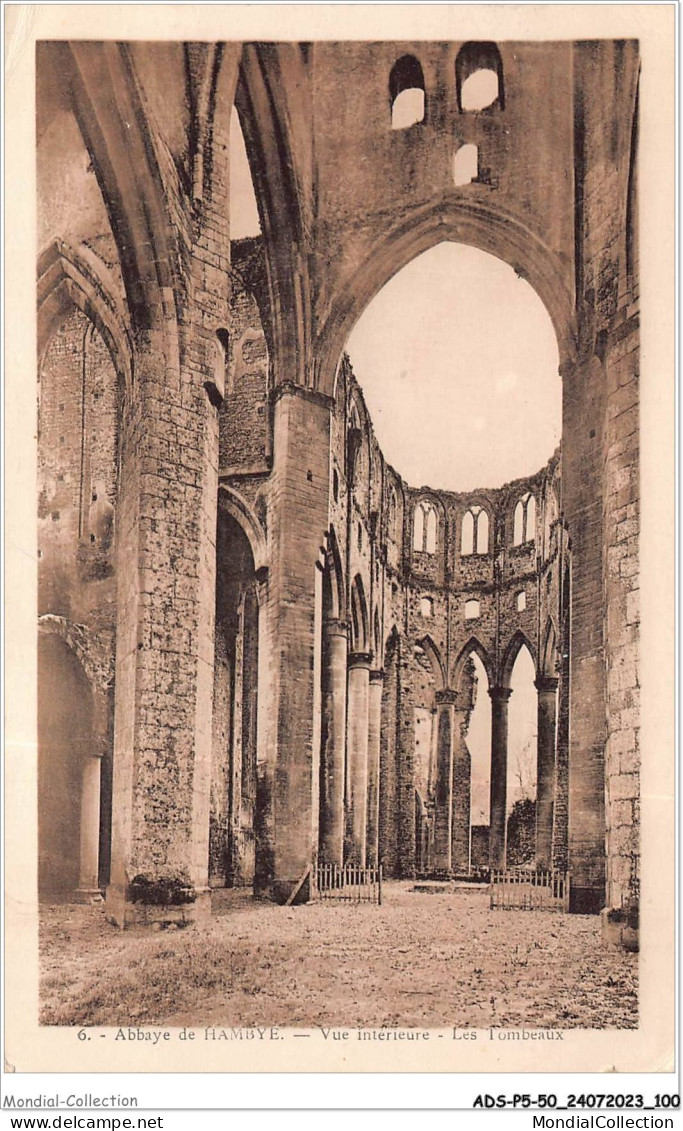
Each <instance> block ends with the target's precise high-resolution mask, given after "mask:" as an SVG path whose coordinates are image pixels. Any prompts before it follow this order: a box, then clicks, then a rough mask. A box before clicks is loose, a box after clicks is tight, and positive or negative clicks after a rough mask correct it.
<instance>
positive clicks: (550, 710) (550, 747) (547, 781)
mask: <svg viewBox="0 0 683 1131" xmlns="http://www.w3.org/2000/svg"><path fill="white" fill-rule="evenodd" d="M557 683H558V681H557V679H556V677H555V676H540V677H539V678H538V679H537V680H536V690H537V691H538V754H537V764H536V765H537V768H536V867H537V868H550V867H552V847H553V812H554V807H555V805H554V803H555V796H554V795H555V742H556V729H557Z"/></svg>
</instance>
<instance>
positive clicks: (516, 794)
mask: <svg viewBox="0 0 683 1131" xmlns="http://www.w3.org/2000/svg"><path fill="white" fill-rule="evenodd" d="M510 688H511V691H512V694H511V696H510V703H509V707H508V763H507V836H506V862H507V865H508V867H520V866H527V867H529V866H532V865H533V864H535V863H536V817H537V746H538V707H537V700H538V691H537V685H536V665H535V664H534V661H533V659H532V656H531V653H530V651H529V649H528V648H527V646H526V645H522V646H521V648H520V649H519V651H518V653H517V656H516V657H515V661H514V663H513V665H512V670H511V673H510ZM553 737H554V736H553Z"/></svg>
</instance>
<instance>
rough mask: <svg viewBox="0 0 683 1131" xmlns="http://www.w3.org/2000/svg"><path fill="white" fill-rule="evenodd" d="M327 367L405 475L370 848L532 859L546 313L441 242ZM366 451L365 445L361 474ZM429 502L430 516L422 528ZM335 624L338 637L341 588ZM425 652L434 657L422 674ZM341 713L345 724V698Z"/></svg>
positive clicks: (553, 427) (365, 485) (461, 859)
mask: <svg viewBox="0 0 683 1131" xmlns="http://www.w3.org/2000/svg"><path fill="white" fill-rule="evenodd" d="M338 373H343V375H344V382H345V386H346V389H347V392H346V397H347V403H348V402H349V401H350V402H351V403H355V402H356V400H358V399H359V398H362V403H363V406H364V414H363V421H362V422H361V421H360V417H359V422H358V425H357V428H356V432H357V433H358V435H357V437H356V449H358V448H360V447H361V445H363V444H365V445H367V444H370V446H371V447H372V444H373V443H374V438H375V437H376V442H377V446H378V449H379V452H380V453H381V457H383V458H384V459H385V460H386V461H387V465H388V466H389V467H390V468H391V472H392V474H393V473H394V469H395V471H396V472H397V473H398V475H399V476H401V477H402V476H405V480H402V482H403V483H404V484H405V487H404V492H405V495H406V499H407V506H406V511H405V516H404V522H403V537H402V542H403V546H404V555H405V557H404V561H405V562H406V567H407V571H408V572H407V574H406V578H405V581H404V585H405V586H406V602H407V610H408V611H407V614H406V638H405V649H404V659H403V663H402V667H401V673H400V679H399V680H398V681H394V680H393V675H392V674H391V673H390V674H389V678H388V679H387V670H386V667H385V670H384V681H385V683H384V689H383V714H382V730H383V731H384V730H385V728H387V727H388V728H389V738H388V739H387V738H386V737H385V736H384V734H383V735H382V738H381V742H382V748H383V749H384V750H385V751H388V749H389V747H390V746H391V749H392V758H391V761H390V762H387V759H386V755H385V759H384V763H383V764H382V769H383V771H384V774H385V780H383V781H381V783H380V785H381V791H380V799H381V805H383V806H384V814H385V816H384V823H385V826H386V825H387V820H388V822H389V824H390V826H391V828H390V831H389V836H388V838H387V837H386V836H385V840H384V842H383V843H382V845H381V849H382V852H383V853H384V863H385V868H386V870H387V872H388V874H389V875H397V876H399V875H406V874H411V871H412V874H430V873H434V874H441V873H443V872H450V873H453V872H462V871H464V870H468V871H470V872H471V871H473V870H474V871H477V870H481V871H486V870H487V869H488V868H489V867H500V866H505V864H506V862H508V863H509V864H510V865H515V866H516V865H522V864H528V865H533V864H534V861H535V804H536V759H537V753H536V726H537V717H536V716H537V695H536V687H535V686H534V677H535V669H534V663H535V660H534V656H535V654H536V652H538V651H539V650H540V647H541V643H540V642H539V641H538V640H537V639H536V635H537V631H538V630H537V627H536V621H537V616H536V601H537V592H538V591H539V590H538V583H537V581H536V580H533V581H532V580H531V579H535V578H536V575H537V574H538V576H539V578H540V572H539V571H542V566H541V564H540V560H541V559H540V557H539V556H538V555H537V550H539V551H540V553H541V554H542V553H543V548H542V546H541V541H540V540H537V536H536V532H537V513H536V512H537V508H539V510H538V524H539V525H538V529H542V526H541V525H540V524H542V523H543V522H545V512H544V510H543V508H544V507H545V500H546V498H551V493H548V492H546V491H545V490H544V489H543V488H542V484H543V483H544V482H545V479H543V478H542V476H544V475H546V474H550V472H549V471H548V472H546V470H545V469H546V468H548V469H549V468H550V467H551V464H552V461H553V459H554V460H557V455H556V452H557V449H558V446H559V442H560V438H561V418H562V387H561V379H560V375H559V348H558V339H557V335H556V332H555V327H554V324H553V321H552V320H551V317H550V315H549V313H548V310H547V309H546V306H545V305H544V303H543V302H542V301H541V299H540V298H539V295H538V294H537V293H536V291H535V290H534V289H533V288H532V287H531V285H530V284H529V283H528V282H527V281H526V280H525V279H524V278H522V277H521V275H520V273H519V272H516V271H515V270H513V268H512V267H510V266H509V265H508V264H507V263H505V262H504V261H503V260H502V259H500V258H498V257H497V256H495V255H492V254H490V253H489V252H486V251H484V250H482V249H480V248H477V247H473V246H471V245H468V244H459V243H456V242H453V241H445V242H442V243H440V244H437V245H436V246H433V247H431V248H429V249H428V250H427V251H424V252H422V253H421V254H419V255H418V256H417V257H416V258H415V259H413V260H412V261H411V262H410V263H409V264H408V265H407V266H405V267H403V268H402V269H401V270H400V271H399V272H398V273H397V274H396V275H394V276H393V277H392V278H391V279H390V281H389V282H388V283H386V284H385V286H384V287H383V288H382V289H381V290H380V291H379V292H378V293H377V294H376V295H375V297H374V298H373V299H372V300H371V301H370V303H369V304H368V306H367V307H366V309H365V311H364V312H363V314H362V315H361V316H360V318H359V319H358V321H357V322H356V324H355V326H354V328H353V330H352V332H351V334H350V336H349V338H348V342H347V348H346V361H345V363H344V366H342V367H341V369H339V370H338ZM366 417H367V421H368V423H367V425H366V423H365V418H366ZM354 451H355V449H354ZM381 457H380V456H378V455H377V454H375V453H374V451H373V454H372V466H373V467H376V466H377V463H378V459H380V458H381ZM355 462H356V461H354V460H351V461H350V465H351V467H352V469H353V472H352V477H351V480H350V482H351V485H352V489H353V492H354V500H355V504H356V506H357V508H358V510H359V511H360V510H362V507H363V501H362V500H365V499H367V500H368V503H367V506H368V508H370V512H371V508H372V506H373V499H374V498H376V493H375V492H374V490H373V483H372V474H373V473H372V472H371V470H370V469H369V468H364V469H363V473H362V474H361V473H359V472H358V470H357V469H356V467H355ZM552 466H553V467H554V466H555V465H554V464H553V465H552ZM406 481H407V482H406ZM410 483H412V484H414V485H415V487H414V489H412V490H411V488H410V487H409V486H408V484H410ZM418 485H423V486H420V487H418ZM427 485H428V486H427ZM427 495H429V504H428V506H429V507H438V515H439V518H438V524H433V525H434V526H435V530H434V531H433V532H432V533H431V536H430V527H429V510H428V509H427V507H426V506H425V499H427ZM392 497H393V496H392V490H391V489H388V492H387V498H386V503H385V502H384V501H382V503H381V504H379V509H378V511H377V512H375V517H374V521H375V522H377V521H379V523H380V531H381V529H382V527H381V523H382V512H383V511H384V510H385V509H386V514H387V516H388V517H387V519H386V522H385V526H386V529H387V538H388V537H389V527H390V526H391V528H392V532H393V524H394V523H395V521H396V508H395V506H393V507H392ZM432 499H433V500H434V502H433V503H432ZM519 499H522V500H523V506H522V521H521V523H520V521H519V519H518V517H517V516H516V514H515V506H516V504H517V502H518V500H519ZM375 505H378V504H375ZM436 513H437V511H436V509H435V510H434V514H435V515H436ZM368 517H370V515H369V516H368ZM553 521H554V519H553ZM354 529H355V527H354ZM399 540H401V539H400V535H399ZM537 543H538V544H537ZM372 548H373V547H372V537H371V546H370V549H371V550H372ZM358 550H359V551H360V550H361V542H360V541H359V544H358ZM378 553H380V554H381V551H379V550H378ZM501 554H502V555H503V557H502V558H501ZM494 556H497V559H498V562H499V564H498V566H497V567H496V568H494ZM359 561H360V559H359ZM507 561H509V563H510V564H509V566H508V565H506V564H505V563H506V562H507ZM363 578H365V579H366V585H368V586H372V585H379V586H380V587H381V586H382V584H384V585H385V590H384V592H385V593H386V592H387V589H386V586H387V585H388V584H389V581H390V576H389V574H388V573H387V572H384V573H383V570H382V569H379V571H378V570H377V569H375V570H374V572H373V571H370V572H368V573H366V572H365V571H364V569H361V571H360V573H359V575H358V579H357V580H358V581H361V580H362V579H363ZM390 584H391V597H392V600H394V599H396V593H397V592H400V585H397V582H396V579H395V578H394V579H393V580H391V582H390ZM444 590H448V593H449V598H448V601H447V602H444V599H443V593H444ZM520 593H521V594H522V598H520ZM548 594H550V586H549V585H546V586H545V589H544V600H545V601H547V600H553V599H554V597H549V596H548ZM385 600H386V598H385ZM350 620H351V627H350V637H351V640H352V642H353V641H354V640H356V639H357V637H358V635H359V634H358V626H357V623H356V622H357V621H358V620H359V617H358V615H357V612H356V608H355V603H354V599H353V596H352V601H351V608H350ZM425 622H426V623H425ZM426 629H428V631H429V635H428V636H426V635H425V630H426ZM472 633H474V634H475V635H471V634H472ZM535 634H536V635H535ZM506 640H507V641H511V644H510V646H509V648H508V651H507V652H505V649H504V642H505V641H506ZM426 642H427V643H426ZM355 647H357V645H355ZM434 655H437V656H440V657H441V661H440V663H439V665H438V671H436V672H435V670H434V666H433V663H432V660H433V656H434ZM384 660H385V663H386V662H387V661H390V660H391V655H388V656H385V657H384ZM435 677H438V678H435ZM437 685H438V686H437ZM396 688H398V700H397V702H396V703H394V702H393V700H392V699H391V696H392V694H393V693H394V691H395V690H396ZM389 706H391V710H392V712H393V711H394V710H395V712H396V714H395V716H394V715H393V714H392V716H391V718H388V717H387V716H386V708H387V707H389ZM347 709H348V711H349V712H350V714H349V725H350V726H351V725H354V723H353V721H352V714H353V704H352V703H349V705H348V708H347ZM395 765H398V766H399V767H400V770H399V771H398V772H396V770H395V768H394V766H395ZM387 774H388V775H389V776H388V777H387V776H386V775H387ZM390 792H391V794H392V807H393V812H392V813H391V815H390V816H388V815H387V813H386V797H387V795H388V794H389V793H390ZM509 822H511V823H510V828H509V829H508V824H509ZM508 831H509V832H510V834H511V840H510V851H509V853H507V856H506V843H507V835H508Z"/></svg>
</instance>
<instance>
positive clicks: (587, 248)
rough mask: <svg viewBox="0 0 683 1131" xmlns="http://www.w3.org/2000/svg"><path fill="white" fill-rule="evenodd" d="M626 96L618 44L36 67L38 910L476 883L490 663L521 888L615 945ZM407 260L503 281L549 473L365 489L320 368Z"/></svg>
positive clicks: (632, 907)
mask: <svg viewBox="0 0 683 1131" xmlns="http://www.w3.org/2000/svg"><path fill="white" fill-rule="evenodd" d="M478 72H486V73H487V74H489V75H491V76H493V77H492V81H493V84H494V85H493V88H492V90H493V93H492V96H491V100H490V102H489V103H488V104H487V105H485V106H483V107H481V108H479V109H469V108H468V105H467V101H466V99H465V98H464V92H465V86H466V84H467V82H468V80H470V79H471V77H472V76H474V75H476V74H477V73H478ZM638 73H639V55H638V45H637V43H636V42H635V41H614V40H601V41H582V42H574V43H572V42H569V41H563V42H544V43H540V42H537V43H525V42H501V43H498V44H494V43H491V42H464V43H455V42H448V43H433V42H416V43H406V42H401V43H389V42H368V43H361V42H315V43H247V44H237V43H232V42H228V43H180V42H177V43H174V42H159V43H154V44H152V43H144V42H126V43H117V42H79V41H74V42H59V43H57V42H46V43H41V44H39V47H38V55H37V77H38V87H37V141H38V154H37V168H38V191H39V200H38V224H39V240H38V243H39V259H38V271H37V274H38V378H39V417H38V419H39V437H38V453H39V484H38V493H39V515H38V522H39V558H40V560H39V608H38V639H39V687H38V693H39V766H38V805H39V889H40V891H41V893H42V894H43V895H44V896H45V897H46V898H47V897H51V896H53V895H54V894H55V893H60V894H61V895H66V896H74V897H77V898H81V899H88V898H96V897H97V895H98V893H100V892H102V893H104V896H105V899H106V904H107V914H108V916H109V918H110V919H111V920H112V922H114V923H117V924H118V925H120V926H125V925H127V924H129V923H133V922H136V921H140V920H141V919H143V920H145V921H149V920H151V919H154V917H155V916H158V915H167V914H169V913H170V911H172V910H173V909H174V908H178V909H180V911H181V913H182V914H183V915H188V914H190V915H192V916H194V917H196V918H201V916H202V915H204V914H208V913H209V911H210V895H211V890H212V889H213V888H216V887H222V886H237V885H241V886H249V887H253V890H254V892H255V894H257V895H259V896H261V897H265V898H270V899H273V900H275V901H277V902H281V903H284V902H286V901H287V899H289V898H290V897H291V896H292V895H293V893H294V892H295V891H297V893H298V894H297V898H301V899H306V898H307V897H308V896H309V895H310V891H309V890H308V889H307V887H306V884H304V885H303V886H300V882H301V879H302V877H304V876H305V875H306V872H307V869H309V868H310V867H311V865H312V863H313V862H314V861H322V862H327V863H343V862H350V863H355V864H359V865H374V864H378V863H381V864H382V868H383V871H384V874H385V876H386V877H388V878H411V877H414V876H454V875H459V874H467V873H468V872H471V871H472V870H473V869H475V870H476V869H480V870H481V871H482V872H484V871H486V870H487V869H489V868H501V867H504V866H505V864H506V862H507V863H510V857H509V851H508V850H509V845H508V840H509V830H508V814H509V804H508V802H509V798H508V796H507V794H508V787H507V783H508V710H509V705H510V702H511V698H512V699H514V691H513V689H512V686H511V676H512V671H513V668H514V665H515V662H516V660H517V658H518V656H519V654H520V651H521V650H523V649H524V650H526V652H527V653H528V654H529V656H530V657H531V661H532V662H533V668H534V686H535V692H536V726H537V744H536V771H535V776H536V784H535V824H534V829H533V863H534V865H535V867H536V868H545V869H547V868H556V869H559V870H568V871H569V872H570V874H571V906H570V910H571V911H573V912H579V913H591V914H598V913H600V912H603V913H604V915H603V917H604V921H605V924H606V929H607V925H608V924H611V925H612V927H614V925H615V924H616V926H617V930H618V931H622V930H623V931H624V932H631V933H632V932H633V931H634V930H635V929H636V927H637V917H638V907H639V747H638V705H639V704H638V696H639V681H638V656H637V642H638V622H639V605H638V596H639V565H638V505H639V503H638V500H639V477H638V448H639V433H638V309H639V307H638V270H637V269H638V244H637V176H636V173H637V165H636V151H637V128H638ZM406 92H418V94H419V96H420V97H419V98H418V102H417V104H418V106H419V108H421V109H418V112H417V113H416V114H415V120H413V121H410V122H409V124H407V125H404V126H402V127H401V126H400V125H399V126H397V124H396V122H392V113H394V110H395V107H396V105H397V104H398V101H399V100H400V99H401V98H402V96H404V95H405V94H406ZM233 106H234V107H236V109H237V113H238V116H239V122H240V125H241V129H242V132H243V135H244V139H245V144H246V150H247V155H248V158H249V164H250V168H251V174H252V177H253V184H254V191H255V195H256V200H257V203H258V212H259V219H260V227H261V232H262V235H261V236H260V237H248V238H240V239H235V238H233V236H232V235H231V216H230V145H229V134H230V120H231V113H232V110H233ZM443 242H454V243H460V244H467V245H472V246H474V247H476V248H479V249H481V250H482V251H484V252H488V253H490V254H491V255H493V256H496V257H498V258H499V259H501V260H503V261H504V262H505V263H507V264H509V265H510V266H511V267H512V268H514V270H515V271H516V272H517V274H518V275H519V276H521V277H522V278H523V279H525V280H526V281H527V282H528V283H529V284H530V286H531V287H532V288H533V289H534V291H535V292H536V294H537V295H538V297H539V298H540V300H541V302H542V303H543V305H544V307H545V309H546V311H547V313H548V315H549V317H550V319H551V320H552V326H553V328H554V333H555V336H556V339H557V346H558V351H559V362H560V363H559V371H560V374H561V378H562V435H561V443H560V446H559V447H558V448H557V450H556V451H555V452H554V453H551V452H549V453H548V456H549V458H548V460H547V462H546V463H545V464H544V465H543V466H539V467H538V468H537V469H536V471H535V473H534V474H531V475H529V476H528V477H526V478H522V479H516V480H514V481H512V482H508V483H506V484H505V485H502V486H501V485H499V484H494V485H493V486H492V487H490V488H489V487H487V485H486V483H485V482H482V484H481V486H480V488H479V489H477V490H475V491H469V490H468V491H462V490H459V485H458V484H457V483H453V484H452V489H450V490H444V489H442V488H438V489H437V488H432V487H430V486H428V485H426V484H419V483H409V482H407V481H406V480H405V479H404V478H402V474H401V468H400V467H397V468H394V467H393V466H392V465H391V464H390V463H389V462H388V459H387V458H385V455H384V454H383V452H382V450H381V449H380V445H379V443H378V441H377V439H376V434H375V426H374V425H373V421H372V419H371V417H370V413H369V411H368V408H367V403H366V397H365V396H364V391H363V388H362V384H361V382H360V380H359V378H358V377H357V376H356V375H355V374H354V368H353V366H352V363H351V361H350V360H349V357H348V354H347V352H346V344H347V341H348V338H349V335H350V333H351V331H352V330H353V327H354V326H355V324H356V323H357V321H358V319H359V318H360V316H361V315H362V313H363V311H364V310H365V309H366V307H367V306H368V304H369V303H370V301H371V300H372V299H373V297H374V296H375V295H376V294H377V293H378V292H379V291H380V290H381V288H382V287H383V286H384V285H385V284H386V283H387V282H388V280H389V279H391V278H392V276H394V275H395V274H396V273H397V272H399V271H400V270H401V269H402V268H404V267H405V266H406V265H407V264H409V263H410V262H411V261H412V260H414V259H415V257H417V256H419V255H420V254H422V253H424V252H426V251H427V250H429V249H431V248H433V247H435V246H437V245H439V244H441V243H443ZM477 672H478V673H479V674H477ZM476 704H478V708H477V709H479V710H480V711H481V710H482V709H483V705H485V708H486V711H487V712H490V761H489V812H488V819H487V823H486V824H483V823H481V822H479V823H477V821H476V820H475V818H474V816H473V809H472V804H471V792H472V766H471V752H470V749H469V747H468V729H469V725H470V718H471V715H472V712H473V710H475V705H476Z"/></svg>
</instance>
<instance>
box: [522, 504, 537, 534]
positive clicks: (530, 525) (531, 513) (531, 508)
mask: <svg viewBox="0 0 683 1131" xmlns="http://www.w3.org/2000/svg"><path fill="white" fill-rule="evenodd" d="M535 540H536V498H535V496H534V495H530V496H529V500H528V502H527V505H526V537H525V539H524V541H525V542H535Z"/></svg>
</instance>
